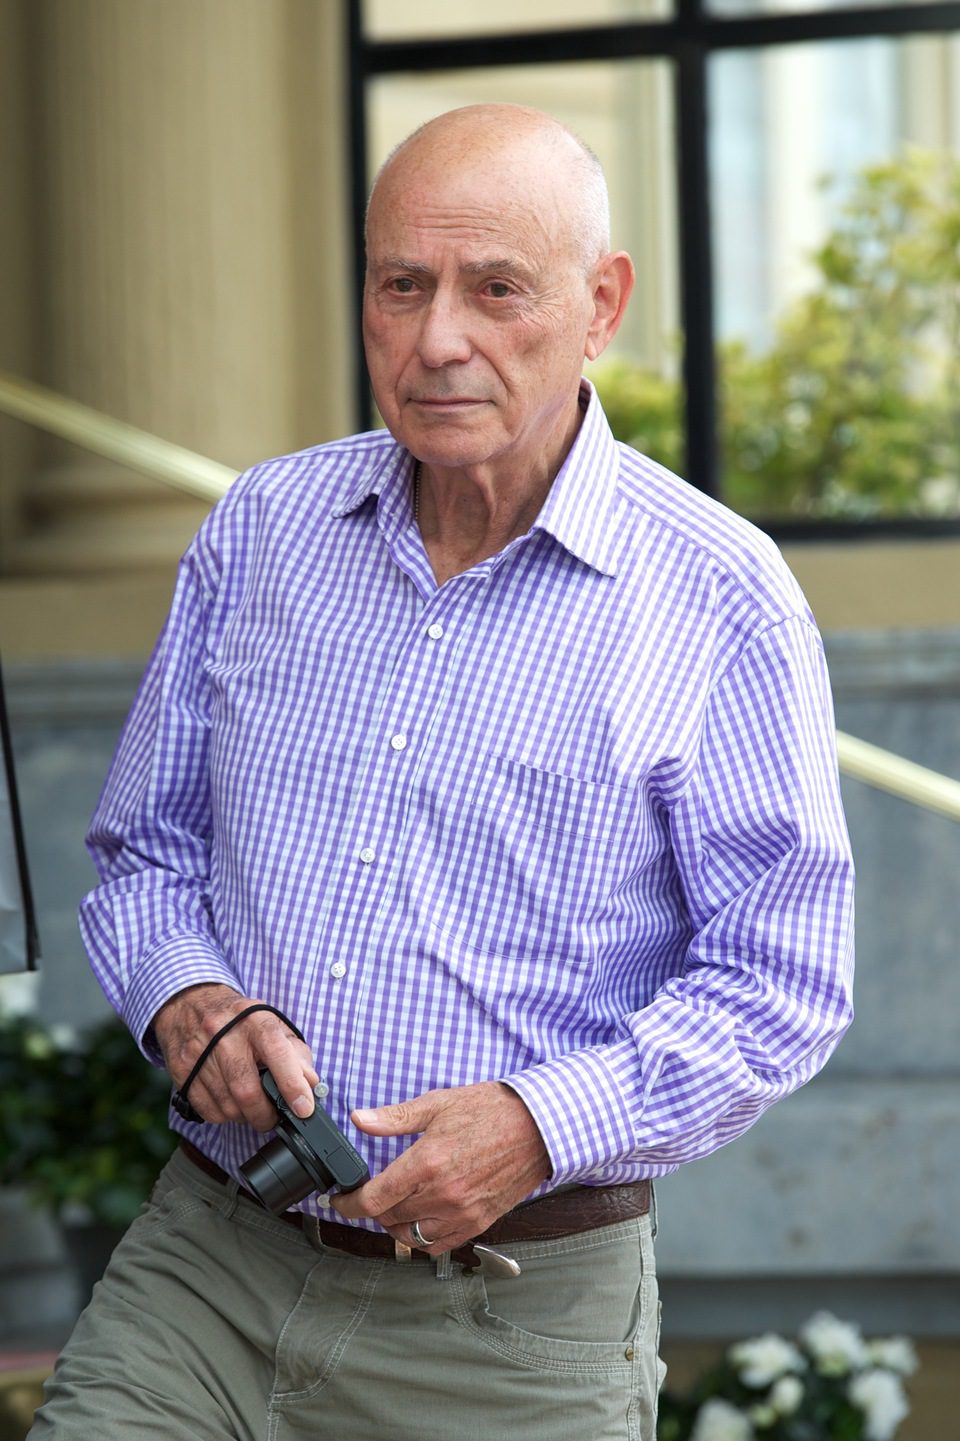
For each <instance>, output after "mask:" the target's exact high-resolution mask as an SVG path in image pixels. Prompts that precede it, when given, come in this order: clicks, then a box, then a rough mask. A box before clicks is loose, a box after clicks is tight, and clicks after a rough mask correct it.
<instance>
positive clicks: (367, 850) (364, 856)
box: [360, 846, 377, 866]
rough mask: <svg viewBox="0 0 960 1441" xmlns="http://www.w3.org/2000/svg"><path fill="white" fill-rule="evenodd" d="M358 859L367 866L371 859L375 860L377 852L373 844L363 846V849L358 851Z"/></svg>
mask: <svg viewBox="0 0 960 1441" xmlns="http://www.w3.org/2000/svg"><path fill="white" fill-rule="evenodd" d="M360 859H361V860H362V861H363V864H364V865H365V866H368V865H369V864H370V862H371V861H375V860H376V859H377V853H376V851H375V850H374V849H373V846H364V848H363V850H362V851H361V852H360Z"/></svg>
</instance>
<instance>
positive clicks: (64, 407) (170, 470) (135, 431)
mask: <svg viewBox="0 0 960 1441" xmlns="http://www.w3.org/2000/svg"><path fill="white" fill-rule="evenodd" d="M0 410H3V411H6V413H7V415H12V416H14V417H15V418H16V419H17V420H25V421H26V422H27V423H28V424H29V425H36V426H39V427H40V428H41V429H42V430H48V431H50V432H51V433H52V434H53V435H59V436H60V437H61V438H62V439H63V440H70V441H73V443H74V444H75V445H82V446H83V447H84V448H85V449H87V450H92V451H93V452H94V453H95V454H96V455H102V456H105V457H106V459H107V460H116V461H119V463H120V464H121V465H128V466H130V468H131V469H132V470H139V471H141V472H142V474H144V475H149V476H152V478H153V479H154V480H162V481H164V482H165V483H166V484H167V485H175V486H176V487H177V489H178V490H185V491H187V492H188V493H189V494H190V495H195V496H198V497H199V498H200V499H201V500H209V501H217V500H219V499H220V498H221V496H223V495H225V494H226V493H227V489H228V487H229V485H230V483H231V481H234V480H236V478H237V472H236V471H235V470H231V469H230V467H229V466H227V465H220V463H219V462H218V461H216V460H209V459H208V458H207V457H206V456H205V455H198V454H197V452H196V451H195V450H187V449H185V447H184V446H182V445H174V444H173V442H172V441H169V440H161V439H160V438H159V436H156V435H151V434H150V433H149V431H146V430H140V429H139V428H138V427H137V426H135V425H128V424H127V423H126V421H123V420H114V419H113V417H112V416H109V415H101V413H100V411H98V410H93V409H92V408H91V407H90V406H89V405H81V404H80V402H79V401H77V400H68V399H67V397H66V396H65V395H58V394H57V393H56V392H55V391H53V390H46V389H45V388H44V387H43V386H42V385H34V383H33V381H30V380H22V379H21V378H20V377H19V376H16V375H10V374H9V372H7V371H5V370H0Z"/></svg>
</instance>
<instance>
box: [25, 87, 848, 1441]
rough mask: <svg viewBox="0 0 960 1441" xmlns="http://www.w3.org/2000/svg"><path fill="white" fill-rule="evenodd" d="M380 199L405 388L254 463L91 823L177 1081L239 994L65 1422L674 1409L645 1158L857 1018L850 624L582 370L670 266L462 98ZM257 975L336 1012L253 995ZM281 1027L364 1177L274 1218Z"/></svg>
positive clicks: (348, 1436) (372, 337)
mask: <svg viewBox="0 0 960 1441" xmlns="http://www.w3.org/2000/svg"><path fill="white" fill-rule="evenodd" d="M367 242H368V254H367V284H366V295H365V302H364V334H365V342H366V350H367V358H368V361H369V366H370V373H371V376H372V380H373V386H374V390H375V393H376V397H377V401H378V404H379V406H380V410H381V413H382V415H383V417H384V419H385V421H386V424H387V427H388V430H387V431H378V432H375V433H373V434H369V435H361V436H355V437H352V438H350V439H347V440H344V441H340V442H337V443H334V444H332V445H326V446H321V447H318V448H316V449H314V450H309V451H306V452H303V453H301V454H299V455H293V456H287V457H285V458H283V459H281V460H277V461H272V462H269V463H267V464H265V465H261V466H258V467H256V468H255V469H254V470H252V471H251V472H249V473H248V474H247V475H246V476H244V477H242V478H241V479H240V480H238V481H237V483H236V484H235V485H234V487H233V488H232V489H231V492H230V494H229V495H228V496H227V498H226V499H225V500H224V501H223V502H222V503H221V504H220V505H219V506H218V507H217V508H216V510H215V511H214V512H213V514H212V515H211V517H210V519H209V521H208V522H207V523H206V524H205V525H204V526H203V528H202V529H201V531H200V533H199V535H198V537H197V539H196V541H195V542H194V544H193V545H192V547H191V548H190V550H189V551H188V553H187V555H186V557H185V559H184V563H183V567H182V571H181V577H180V581H179V584H178V588H177V592H176V596H175V599H174V604H173V609H172V612H171V616H170V619H169V622H168V625H167V628H166V630H165V632H164V635H163V638H162V640H161V642H160V645H159V646H158V649H157V652H156V654H155V656H154V658H153V660H152V662H151V665H150V668H149V670H148V673H147V676H146V678H145V680H144V683H143V686H142V688H141V692H140V694H139V696H138V699H137V702H136V705H135V707H134V710H133V713H132V715H131V718H130V720H129V722H128V724H127V728H126V730H125V732H124V736H123V739H122V741H121V745H120V748H119V752H118V756H117V759H116V761H115V764H114V768H113V771H112V773H111V776H110V779H109V781H108V784H107V787H106V790H105V793H104V796H103V798H102V800H101V803H100V806H99V809H98V812H97V815H96V817H95V820H94V824H93V827H92V831H91V838H90V840H91V846H92V849H93V853H94V855H95V857H96V859H97V862H98V866H99V869H100V873H101V877H102V883H101V885H100V886H99V888H98V889H97V890H96V891H94V892H93V894H92V895H91V896H90V897H89V898H88V900H87V902H86V903H85V907H84V913H83V925H84V930H85V936H86V940H87V944H88V947H89V950H90V953H91V956H92V958H93V962H94V965H95V967H96V968H97V971H98V974H99V976H100V978H101V981H102V983H103V985H104V988H105V990H106V992H107V995H108V996H109V998H110V1000H111V1001H112V1002H113V1004H114V1005H115V1006H116V1007H117V1009H118V1010H119V1011H120V1012H121V1013H122V1014H123V1016H124V1017H125V1018H126V1020H127V1022H128V1023H129V1025H130V1027H131V1030H132V1031H133V1033H134V1035H135V1036H136V1037H137V1038H138V1039H139V1040H140V1041H141V1044H142V1045H143V1047H144V1050H145V1051H146V1053H147V1054H148V1055H150V1056H152V1057H153V1058H154V1059H155V1060H159V1059H160V1058H161V1056H162V1058H163V1060H164V1062H165V1064H166V1065H167V1067H168V1069H169V1071H170V1073H171V1075H172V1077H173V1080H174V1082H175V1083H176V1084H177V1085H178V1086H181V1087H182V1086H183V1085H184V1084H185V1081H186V1078H187V1076H188V1073H189V1072H190V1071H191V1070H192V1069H194V1068H195V1066H196V1063H197V1061H198V1058H199V1057H200V1055H201V1053H202V1052H203V1050H204V1048H205V1046H206V1044H207V1043H208V1042H209V1041H211V1039H212V1038H214V1037H215V1036H218V1035H219V1036H220V1039H219V1040H218V1041H217V1043H216V1045H215V1046H214V1047H213V1049H212V1051H211V1053H210V1055H209V1057H208V1058H207V1059H206V1060H205V1061H204V1063H203V1065H202V1066H201V1067H200V1069H199V1071H198V1073H197V1074H196V1078H195V1080H194V1081H193V1082H192V1085H191V1089H190V1095H189V1100H190V1102H191V1103H192V1105H193V1107H194V1108H195V1110H196V1113H198V1114H199V1115H200V1116H201V1117H202V1118H203V1121H202V1122H197V1121H191V1120H186V1119H182V1118H181V1116H180V1115H176V1116H175V1117H174V1120H173V1124H174V1126H175V1128H176V1129H177V1131H178V1132H180V1134H181V1137H182V1138H183V1139H182V1142H181V1148H180V1150H179V1151H178V1153H177V1154H176V1155H175V1157H174V1159H173V1161H172V1162H171V1163H170V1165H169V1166H168V1168H167V1169H166V1171H165V1172H164V1175H163V1176H162V1177H161V1180H160V1181H159V1183H158V1185H157V1188H156V1190H155V1192H154V1195H153V1197H152V1199H151V1202H150V1204H149V1206H148V1207H147V1209H146V1212H145V1214H144V1216H142V1217H141V1218H140V1219H139V1220H138V1221H137V1222H136V1223H135V1224H134V1226H133V1227H132V1228H131V1231H130V1232H129V1233H128V1236H127V1237H126V1239H125V1240H124V1241H123V1243H122V1244H121V1246H120V1247H119V1248H118V1251H117V1253H116V1254H115V1257H114V1260H113V1262H112V1263H111V1267H110V1269H109V1270H108V1272H107V1275H106V1278H105V1280H104V1281H103V1283H102V1284H101V1286H100V1287H99V1289H98V1291H97V1293H96V1295H95V1298H94V1301H93V1303H92V1305H91V1307H90V1308H89V1310H88V1311H87V1312H86V1313H85V1315H84V1317H83V1318H82V1319H81V1321H80V1322H79V1324H78V1326H77V1329H76V1331H75V1333H74V1336H73V1338H72V1340H71V1342H70V1343H69V1344H68V1346H67V1348H66V1351H65V1354H64V1357H63V1358H62V1360H61V1362H60V1365H59V1367H58V1371H57V1375H56V1377H55V1379H54V1382H53V1384H52V1387H51V1390H50V1395H49V1400H48V1402H47V1404H46V1406H45V1407H44V1408H43V1410H42V1411H41V1413H40V1414H39V1418H38V1420H37V1423H36V1426H35V1430H34V1432H33V1433H32V1434H33V1435H34V1436H35V1437H37V1438H49V1437H51V1436H57V1437H62V1438H67V1437H76V1438H78V1441H79V1438H81V1437H82V1438H83V1441H90V1438H91V1437H94V1436H95V1437H97V1438H98V1441H105V1438H106V1441H113V1438H116V1441H120V1438H124V1441H129V1438H130V1437H134V1436H135V1437H137V1438H143V1437H146V1436H156V1437H158V1438H160V1437H163V1438H165V1441H170V1438H181V1437H182V1438H184V1441H186V1438H190V1441H196V1438H209V1441H226V1438H234V1437H240V1438H244V1441H247V1438H249V1441H253V1438H259V1437H270V1438H273V1441H287V1438H300V1437H304V1438H305V1437H313V1436H315V1435H320V1434H330V1435H333V1436H336V1437H337V1438H338V1441H370V1438H371V1437H374V1436H379V1435H384V1436H389V1437H390V1438H391V1441H424V1438H443V1441H450V1438H451V1437H454V1436H457V1437H459V1436H464V1437H472V1436H476V1437H481V1436H482V1437H484V1438H491V1437H504V1438H507V1437H509V1438H511V1441H520V1438H524V1441H527V1438H541V1437H542V1438H550V1441H562V1438H565V1437H570V1438H573V1437H576V1438H577V1441H584V1438H591V1441H596V1438H606V1437H611V1438H612V1437H618V1438H619V1437H622V1438H626V1437H642V1438H645V1441H650V1438H652V1437H653V1435H654V1427H655V1414H656V1391H657V1384H658V1379H659V1377H658V1365H657V1357H656V1347H657V1333H658V1311H659V1307H658V1302H657V1289H656V1278H655V1271H654V1263H653V1251H652V1232H653V1225H652V1215H651V1204H650V1202H651V1194H650V1180H651V1178H655V1177H657V1176H661V1175H664V1174H666V1173H668V1172H670V1171H672V1170H674V1169H676V1167H677V1166H678V1165H679V1164H680V1163H681V1162H683V1161H686V1160H689V1159H691V1158H694V1157H697V1156H702V1155H704V1154H706V1153H707V1152H709V1151H711V1150H712V1149H714V1148H715V1147H717V1146H719V1145H722V1144H723V1143H724V1142H726V1141H729V1140H731V1139H733V1138H734V1137H735V1136H736V1135H737V1134H738V1133H740V1132H741V1131H743V1130H744V1129H745V1128H746V1127H747V1126H749V1125H750V1124H751V1122H753V1121H754V1120H755V1119H756V1118H757V1116H758V1115H759V1114H760V1112H761V1111H762V1110H763V1109H764V1108H765V1107H766V1106H767V1105H768V1104H769V1103H770V1102H772V1101H774V1100H776V1099H777V1098H778V1097H779V1096H782V1095H784V1094H785V1093H787V1092H788V1091H790V1090H791V1089H792V1088H794V1087H795V1086H797V1085H798V1084H800V1083H801V1082H803V1081H805V1080H806V1079H807V1078H808V1077H809V1076H811V1075H812V1074H813V1073H814V1071H815V1070H816V1069H817V1068H818V1067H819V1066H820V1065H821V1064H822V1063H823V1061H824V1060H825V1059H826V1057H827V1055H828V1054H829V1052H830V1050H831V1049H832V1047H833V1045H834V1044H835V1042H836V1040H837V1038H838V1037H839V1035H840V1034H841V1032H842V1031H843V1029H844V1027H845V1025H846V1023H847V1021H848V1019H849V967H850V914H849V912H850V893H851V884H852V882H851V865H850V858H849V852H848V845H847V840H846V834H845V830H844V825H843V819H842V815H841V810H840V804H839V800H838V789H837V776H836V765H835V759H834V745H833V735H832V719H831V710H830V702H829V694H828V689H827V682H826V677H825V671H824V665H823V659H822V653H821V647H820V643H819V640H818V637H817V634H816V631H815V628H814V625H813V622H812V620H811V617H810V614H809V611H808V610H807V607H806V605H805V603H804V601H803V598H802V597H801V595H800V593H799V592H798V590H797V587H796V585H795V583H794V582H793V580H792V578H791V577H790V575H789V574H788V573H787V571H786V570H785V568H784V566H783V564H782V562H781V561H780V559H779V557H778V555H777V553H776V551H775V549H774V547H773V546H772V545H771V544H770V543H769V542H768V541H767V540H766V539H765V538H763V537H762V536H760V535H758V534H757V533H756V532H755V531H753V530H752V528H751V527H750V526H749V525H747V524H746V523H745V522H743V521H742V520H740V519H739V518H737V517H735V516H733V515H731V514H730V513H728V512H727V511H725V510H724V509H723V508H722V507H720V506H718V505H717V504H715V503H714V502H712V501H709V500H707V499H705V498H704V497H703V496H701V495H699V494H698V493H697V492H695V491H693V490H692V489H690V488H689V487H687V486H686V485H684V484H683V482H681V481H679V480H677V479H676V477H674V476H672V475H669V474H668V473H666V472H664V471H663V470H662V469H661V468H660V467H658V466H656V465H654V464H653V463H652V462H650V461H648V460H645V459H644V458H643V457H641V456H639V455H637V454H635V453H634V452H632V451H630V450H628V449H627V448H626V447H621V446H618V445H617V444H616V443H615V442H614V440H613V438H612V436H611V434H610V431H609V429H608V427H607V424H606V421H605V419H604V416H603V413H602V410H601V408H600V406H599V403H598V401H597V398H596V396H595V395H594V394H593V392H592V391H591V389H590V387H589V385H587V384H586V383H585V382H583V381H582V380H581V368H582V365H583V362H584V359H585V358H587V359H594V358H595V357H596V356H598V355H600V353H601V352H602V351H603V349H604V348H605V346H606V345H607V343H608V342H609V340H610V339H611V337H612V336H613V334H614V333H615V331H616V329H617V327H618V325H619V323H620V320H621V317H622V315H623V311H624V307H625V305H626V303H627V300H628V297H629V295H630V290H631V287H632V283H633V267H632V265H631V262H630V259H629V257H628V256H627V255H625V254H624V253H623V252H611V251H610V248H609V241H608V236H607V215H606V195H605V188H604V185H603V179H602V175H601V174H600V171H599V167H598V166H597V164H596V161H595V160H594V158H593V157H592V155H590V153H589V152H588V151H586V150H585V148H584V147H583V146H582V145H581V144H580V142H579V141H577V140H576V139H575V138H574V137H573V136H571V135H570V134H569V132H567V131H566V130H565V129H564V128H563V127H562V126H560V125H559V124H558V123H557V122H556V121H554V120H552V119H550V118H549V117H547V116H545V115H542V114H540V113H538V112H535V111H531V110H526V109H521V108H517V107H512V106H478V107H471V108H468V109H465V110H460V111H455V112H453V113H452V114H449V115H445V116H441V117H440V118H439V119H437V120H434V121H432V122H431V123H429V124H428V125H426V126H424V127H423V128H422V129H421V130H419V131H418V132H417V133H416V134H415V135H413V136H412V137H411V138H410V139H409V140H407V141H406V142H405V143H404V144H403V145H401V146H400V148H399V149H398V150H397V151H396V152H395V153H394V155H393V156H392V157H391V158H390V160H389V161H388V162H387V164H386V166H385V167H384V169H383V171H382V172H381V174H380V176H379V178H378V180H377V183H376V185H375V187H374V191H373V195H372V198H371V203H370V213H369V224H368V237H367ZM254 1000H259V1001H263V1002H267V1003H269V1005H271V1006H273V1007H276V1008H277V1009H278V1010H279V1011H281V1012H282V1013H283V1015H284V1016H285V1017H287V1018H289V1019H290V1021H291V1022H292V1023H293V1024H294V1025H295V1026H296V1027H297V1028H298V1029H299V1031H301V1032H302V1034H303V1039H302V1040H301V1039H299V1038H298V1037H297V1036H295V1035H294V1034H293V1033H292V1031H291V1030H290V1029H289V1028H288V1027H287V1026H286V1025H285V1024H284V1021H283V1020H282V1019H280V1018H279V1017H278V1016H276V1015H274V1014H271V1013H270V1012H269V1011H264V1010H262V1009H261V1010H258V1011H256V1012H254V1013H252V1014H250V1015H247V1016H245V1017H244V1018H243V1019H242V1020H241V1021H239V1023H238V1024H235V1025H234V1026H233V1028H232V1029H230V1030H229V1032H225V1031H223V1028H224V1026H225V1025H226V1024H227V1023H229V1022H230V1021H231V1020H235V1019H236V1018H237V1017H238V1016H240V1015H241V1013H242V1012H244V1011H246V1010H247V1008H248V1007H249V1006H250V1004H251V1002H252V1001H254ZM221 1032H223V1034H222V1035H221V1034H220V1033H221ZM258 1067H266V1068H268V1069H269V1070H270V1071H271V1072H272V1074H273V1076H274V1078H275V1079H276V1081H277V1084H278V1086H279V1088H280V1090H281V1091H282V1093H283V1095H284V1097H285V1098H286V1101H287V1103H288V1104H289V1106H290V1107H291V1108H292V1109H293V1110H294V1111H295V1112H296V1113H298V1114H300V1115H307V1114H309V1113H310V1112H311V1111H312V1108H313V1106H314V1094H317V1095H319V1096H320V1097H322V1099H323V1104H324V1105H325V1107H326V1108H327V1109H328V1110H329V1111H330V1112H331V1113H332V1116H333V1118H334V1120H335V1121H336V1122H337V1123H338V1124H339V1125H340V1126H341V1127H343V1128H344V1129H345V1130H346V1131H347V1132H348V1134H349V1136H350V1137H351V1139H352V1140H354V1141H355V1142H356V1144H357V1146H358V1147H359V1148H360V1150H361V1151H362V1153H363V1155H364V1158H365V1159H366V1161H367V1163H368V1165H369V1170H370V1173H371V1179H370V1180H369V1181H367V1183H366V1184H364V1185H362V1186H361V1187H360V1188H359V1189H357V1190H354V1191H352V1192H351V1193H349V1194H346V1193H343V1194H340V1195H335V1196H333V1197H332V1198H331V1197H327V1196H320V1195H318V1194H316V1193H314V1194H312V1195H311V1196H309V1197H307V1198H305V1199H304V1200H303V1201H302V1202H301V1203H300V1204H299V1205H298V1206H297V1207H295V1208H293V1209H291V1210H290V1211H288V1212H287V1213H286V1214H285V1215H283V1216H276V1217H275V1216H273V1215H271V1214H269V1213H268V1212H267V1211H265V1210H264V1209H262V1208H260V1207H259V1206H258V1205H257V1203H256V1201H255V1200H254V1199H253V1198H252V1197H251V1196H250V1195H249V1193H248V1192H247V1191H246V1189H245V1188H244V1187H241V1186H238V1180H240V1179H242V1178H241V1176H240V1172H239V1167H240V1165H241V1163H243V1162H244V1161H245V1160H246V1159H247V1158H248V1157H249V1156H250V1154H251V1153H252V1152H253V1151H254V1150H255V1149H256V1148H257V1147H258V1146H259V1145H260V1144H261V1139H260V1138H259V1137H258V1135H257V1132H259V1131H262V1130H266V1129H268V1128H269V1127H270V1126H271V1125H272V1124H273V1122H274V1120H275V1113H274V1111H273V1108H272V1106H271V1105H270V1103H269V1102H268V1101H267V1099H266V1098H265V1096H264V1094H263V1091H262V1089H261V1086H260V1083H259V1079H258ZM703 1220H704V1225H706V1226H722V1225H723V1216H722V1215H717V1214H716V1212H715V1210H714V1209H713V1207H712V1206H711V1205H710V1203H709V1199H705V1202H704V1216H703Z"/></svg>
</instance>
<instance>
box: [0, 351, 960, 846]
mask: <svg viewBox="0 0 960 1441" xmlns="http://www.w3.org/2000/svg"><path fill="white" fill-rule="evenodd" d="M0 411H5V412H6V413H7V414H8V415H12V416H15V417H16V418H17V419H18V420H25V421H27V422H28V423H29V424H30V425H36V426H39V427H40V428H41V429H43V430H48V431H51V432H52V433H53V434H54V435H59V436H61V437H62V438H63V439H64V440H70V441H73V442H74V443H75V444H76V445H82V446H84V447H85V448H86V449H87V450H92V451H94V452H95V453H96V454H97V455H102V456H105V457H106V458H107V459H108V460H116V461H119V462H120V463H121V464H123V465H128V466H130V467H131V468H132V469H134V470H138V471H141V472H142V473H143V474H144V475H149V476H151V477H152V478H153V479H154V480H160V481H164V482H166V484H167V485H175V486H177V487H178V489H180V490H185V491H187V492H189V494H191V495H195V496H198V497H199V498H200V499H201V500H208V501H217V500H219V499H220V498H221V496H223V495H225V494H226V491H227V489H228V487H229V485H230V483H231V481H233V480H235V479H236V471H233V470H231V469H230V468H229V467H228V466H226V465H220V464H219V463H218V462H217V461H215V460H208V459H207V457H206V456H203V455H198V454H197V453H196V452H195V451H192V450H185V449H184V448H183V446H180V445H173V444H172V443H171V442H170V441H168V440H161V439H159V437H158V436H155V435H150V434H149V432H147V431H145V430H139V429H138V428H137V427H136V426H135V425H127V424H126V422H125V421H121V420H114V419H113V418H112V417H111V416H108V415H102V414H101V413H100V412H99V411H97V410H93V409H91V407H90V406H88V405H81V404H80V403H79V402H78V401H76V400H68V399H67V398H66V396H63V395H58V394H56V392H55V391H52V390H46V389H45V388H44V387H43V386H41V385H34V384H33V382H32V381H29V380H22V379H20V377H19V376H14V375H10V374H9V373H8V372H6V371H3V370H0ZM837 754H838V759H839V762H840V769H841V771H843V773H844V775H847V776H850V777H851V778H852V779H853V780H858V781H864V782H865V783H866V784H867V785H870V786H874V787H875V788H876V789H877V790H882V791H887V792H888V793H889V794H890V795H894V796H898V797H899V798H900V799H901V800H906V801H910V802H911V804H913V805H916V806H922V807H923V808H924V809H925V810H930V811H935V812H937V813H938V814H939V815H943V816H948V817H949V818H950V819H951V820H954V821H960V781H957V780H953V779H952V778H951V777H950V776H945V775H941V774H940V772H939V771H933V770H929V769H928V768H927V767H926V766H920V765H916V764H915V763H914V762H913V761H908V760H905V759H904V757H903V756H898V755H895V754H894V753H893V752H892V751H887V750H884V749H883V748H882V747H881V746H875V745H870V744H869V742H867V741H862V740H859V739H858V738H857V737H856V736H851V735H847V734H846V733H845V732H844V731H839V732H838V733H837Z"/></svg>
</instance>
